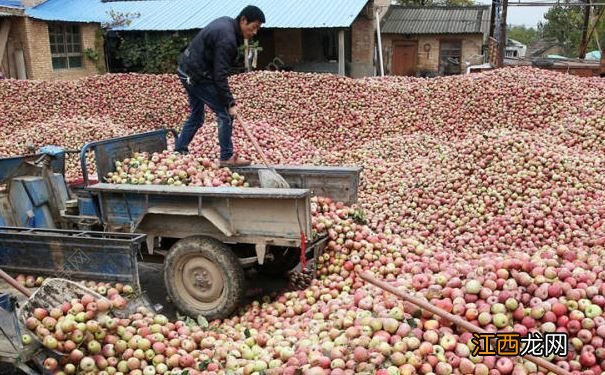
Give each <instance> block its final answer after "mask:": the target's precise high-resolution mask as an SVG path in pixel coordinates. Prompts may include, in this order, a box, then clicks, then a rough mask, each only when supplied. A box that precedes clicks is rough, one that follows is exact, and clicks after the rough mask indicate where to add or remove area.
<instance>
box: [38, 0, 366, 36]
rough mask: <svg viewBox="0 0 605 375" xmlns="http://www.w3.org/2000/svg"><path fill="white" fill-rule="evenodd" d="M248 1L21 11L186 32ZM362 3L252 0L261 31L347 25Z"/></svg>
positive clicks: (171, 0)
mask: <svg viewBox="0 0 605 375" xmlns="http://www.w3.org/2000/svg"><path fill="white" fill-rule="evenodd" d="M249 3H250V2H249V0H232V1H223V0H147V1H117V2H107V3H103V2H101V0H48V1H46V2H45V3H43V4H41V5H38V6H36V7H34V8H30V9H27V10H26V14H27V15H29V16H30V17H33V18H38V19H42V20H46V21H66V22H108V21H110V17H109V13H108V12H109V11H111V10H113V11H116V12H122V13H139V14H140V17H138V18H135V19H134V20H133V21H132V23H131V24H130V25H126V26H123V27H117V28H115V30H159V31H160V30H190V29H200V28H203V27H205V26H206V25H207V24H208V23H209V22H210V21H212V20H213V19H215V18H218V17H221V16H231V17H236V16H237V15H238V13H239V12H240V10H241V9H242V8H244V7H245V6H246V5H249ZM366 4H367V0H330V1H326V0H305V1H300V0H257V1H255V2H254V5H256V6H258V7H260V8H261V9H262V10H263V12H264V13H265V16H266V20H267V22H266V23H265V24H264V25H263V27H265V28H323V27H349V26H351V24H352V23H353V21H354V20H355V18H356V17H357V16H358V15H359V13H360V12H361V10H362V9H363V7H364V6H365V5H366Z"/></svg>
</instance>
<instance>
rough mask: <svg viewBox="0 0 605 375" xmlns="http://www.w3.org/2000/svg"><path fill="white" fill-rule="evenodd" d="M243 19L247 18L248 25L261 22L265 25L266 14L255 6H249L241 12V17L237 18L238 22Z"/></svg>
mask: <svg viewBox="0 0 605 375" xmlns="http://www.w3.org/2000/svg"><path fill="white" fill-rule="evenodd" d="M242 17H246V20H247V21H248V23H250V22H254V21H260V23H265V14H264V13H263V11H262V10H260V8H259V7H256V6H254V5H248V6H247V7H245V8H244V9H242V11H241V12H239V16H237V21H238V22H239V21H240V20H241V19H242Z"/></svg>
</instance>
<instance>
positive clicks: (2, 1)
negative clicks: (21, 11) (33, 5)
mask: <svg viewBox="0 0 605 375" xmlns="http://www.w3.org/2000/svg"><path fill="white" fill-rule="evenodd" d="M0 7H7V8H23V7H22V6H21V0H0Z"/></svg>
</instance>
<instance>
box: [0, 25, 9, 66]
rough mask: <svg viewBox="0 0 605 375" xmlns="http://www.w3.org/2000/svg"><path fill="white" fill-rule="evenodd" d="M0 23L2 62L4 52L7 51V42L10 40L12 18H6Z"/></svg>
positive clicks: (0, 56) (0, 60)
mask: <svg viewBox="0 0 605 375" xmlns="http://www.w3.org/2000/svg"><path fill="white" fill-rule="evenodd" d="M1 22H2V23H1V24H0V62H2V60H4V52H5V51H6V43H7V42H8V33H9V32H10V29H11V23H10V19H8V18H6V19H4V20H2V21H1Z"/></svg>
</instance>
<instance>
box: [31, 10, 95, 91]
mask: <svg viewBox="0 0 605 375" xmlns="http://www.w3.org/2000/svg"><path fill="white" fill-rule="evenodd" d="M98 28H99V26H98V25H97V24H80V37H81V38H82V41H81V46H82V51H84V50H85V49H86V48H92V49H93V50H94V49H95V38H96V36H95V35H96V31H97V30H98ZM20 30H21V31H20V33H21V40H22V41H23V44H24V52H25V64H26V66H27V77H28V78H29V79H41V80H59V79H78V78H82V77H86V76H90V75H94V74H97V73H98V71H97V67H96V65H95V63H94V61H91V60H90V59H88V58H87V57H86V56H83V57H82V67H81V68H74V69H57V70H55V69H53V67H52V60H51V53H50V39H49V35H48V24H47V23H46V22H43V21H38V20H34V19H31V18H24V19H23V21H22V27H20ZM98 53H99V54H100V58H101V59H103V55H102V54H103V51H98Z"/></svg>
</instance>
